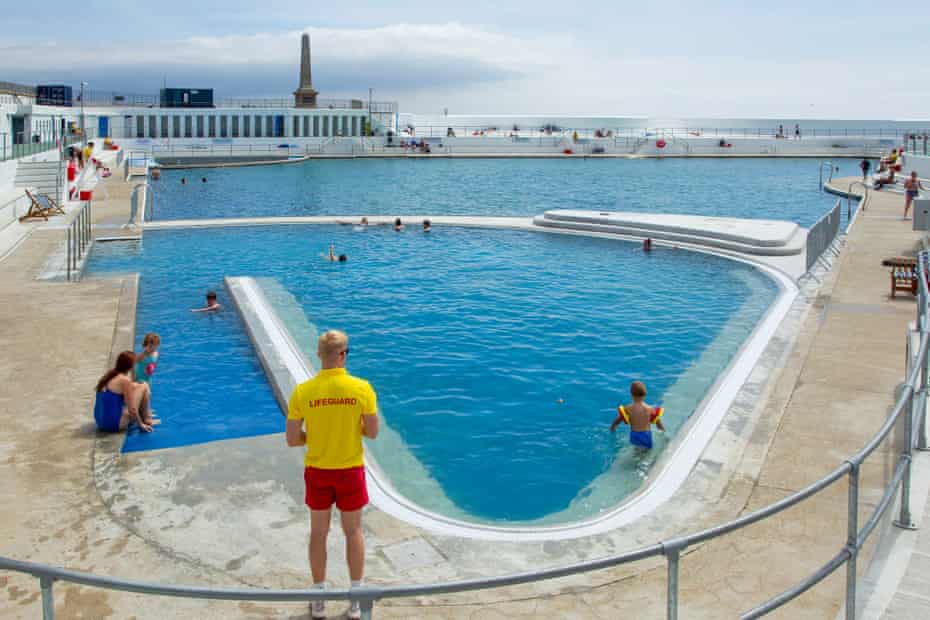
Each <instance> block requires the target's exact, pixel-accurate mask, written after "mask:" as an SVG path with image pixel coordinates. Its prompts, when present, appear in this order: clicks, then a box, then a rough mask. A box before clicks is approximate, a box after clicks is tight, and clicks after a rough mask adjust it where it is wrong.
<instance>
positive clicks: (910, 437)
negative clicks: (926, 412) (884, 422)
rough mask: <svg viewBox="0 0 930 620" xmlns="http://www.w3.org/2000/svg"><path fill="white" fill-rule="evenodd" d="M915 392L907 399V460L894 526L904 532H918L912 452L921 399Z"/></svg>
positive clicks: (905, 425) (905, 433)
mask: <svg viewBox="0 0 930 620" xmlns="http://www.w3.org/2000/svg"><path fill="white" fill-rule="evenodd" d="M914 394H915V392H914V391H913V390H911V394H910V396H908V398H907V405H906V409H905V412H904V449H903V450H902V451H901V456H903V457H904V458H905V463H904V475H903V476H902V477H901V511H900V513H899V514H898V518H897V520H895V521H894V524H895V525H896V526H897V527H899V528H901V529H904V530H916V529H917V526H916V525H914V522H913V520H912V519H911V452H912V450H913V448H914V413H915V409H916V406H915V402H916V401H918V400H919V399H916V398H914Z"/></svg>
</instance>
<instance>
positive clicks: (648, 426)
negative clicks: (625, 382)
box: [610, 381, 665, 450]
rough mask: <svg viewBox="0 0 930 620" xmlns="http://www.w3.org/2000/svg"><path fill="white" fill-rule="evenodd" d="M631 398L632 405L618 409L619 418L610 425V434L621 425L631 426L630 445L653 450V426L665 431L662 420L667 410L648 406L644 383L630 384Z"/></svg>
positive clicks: (635, 382)
mask: <svg viewBox="0 0 930 620" xmlns="http://www.w3.org/2000/svg"><path fill="white" fill-rule="evenodd" d="M630 396H632V397H633V402H632V403H630V404H628V405H619V406H618V407H617V417H616V419H614V421H613V423H612V424H611V425H610V432H611V433H612V432H614V431H615V430H617V427H618V426H620V425H621V424H629V425H630V443H631V444H633V445H634V446H639V447H641V448H646V449H647V450H648V449H650V448H652V425H653V424H655V425H656V428H658V429H659V430H660V431H663V432H664V431H665V426H663V425H662V419H661V418H662V414H663V413H665V410H664V409H663V408H662V407H652V406H650V405H647V404H646V386H645V384H643V382H642V381H634V382H633V383H631V384H630Z"/></svg>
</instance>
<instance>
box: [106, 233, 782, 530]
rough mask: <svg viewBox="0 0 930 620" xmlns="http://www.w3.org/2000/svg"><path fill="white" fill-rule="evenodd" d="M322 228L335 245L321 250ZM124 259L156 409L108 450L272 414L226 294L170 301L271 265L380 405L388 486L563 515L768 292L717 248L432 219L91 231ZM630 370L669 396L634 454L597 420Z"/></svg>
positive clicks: (114, 261)
mask: <svg viewBox="0 0 930 620" xmlns="http://www.w3.org/2000/svg"><path fill="white" fill-rule="evenodd" d="M330 241H332V242H335V244H336V247H337V251H339V252H346V253H348V255H349V262H348V264H345V265H338V264H331V263H328V262H324V261H323V260H322V259H321V258H320V257H319V253H320V252H324V251H325V250H326V247H327V245H328V243H329V242H330ZM126 271H133V272H134V271H138V272H140V273H141V292H140V300H139V306H138V315H137V340H141V338H142V335H143V334H144V333H145V332H147V331H157V332H159V333H160V334H161V336H162V343H163V344H162V349H161V352H162V360H161V363H160V365H159V368H158V370H157V372H156V375H155V381H154V383H153V393H154V404H155V407H156V409H157V410H158V412H159V415H160V416H161V418H162V420H163V424H162V425H161V426H160V427H159V428H158V429H157V430H156V432H155V433H153V434H151V435H142V434H136V433H132V434H130V435H129V436H128V437H127V439H126V442H125V446H124V450H126V451H137V450H149V449H157V448H164V447H170V446H180V445H191V444H196V443H199V442H205V441H213V440H217V439H226V438H231V437H243V436H251V435H257V434H264V433H275V432H281V431H282V430H283V423H284V422H283V417H282V415H281V412H280V410H279V409H278V407H277V404H276V402H275V400H274V398H273V396H272V393H271V389H270V387H269V385H268V382H267V381H266V379H265V376H264V374H263V371H262V369H261V367H260V365H259V363H258V361H257V358H256V356H255V355H254V352H253V351H252V348H251V345H250V343H249V341H248V338H247V336H246V335H245V333H244V331H243V328H242V326H241V325H240V323H239V319H238V316H237V315H236V314H235V312H234V311H233V310H232V309H231V308H229V307H228V308H227V310H226V311H224V312H222V313H220V314H217V315H198V314H191V313H190V312H188V309H189V308H191V307H195V306H197V305H200V304H201V303H202V296H203V292H204V291H205V290H207V289H215V290H217V291H219V292H220V298H221V299H220V301H221V302H224V303H226V304H227V306H228V305H229V300H228V299H226V295H225V291H223V285H222V281H223V277H224V276H227V275H252V276H258V277H263V278H271V279H273V280H276V281H277V282H278V283H279V284H280V285H281V286H283V287H284V288H285V289H286V290H287V291H289V292H290V293H291V294H292V295H293V296H294V298H295V299H296V300H297V302H298V303H299V304H300V306H301V307H302V309H303V312H304V314H305V316H306V318H307V320H308V321H309V322H311V323H312V324H313V325H315V326H316V327H317V328H318V329H320V330H324V329H328V328H333V327H337V328H341V329H345V330H346V331H347V332H348V333H349V334H350V337H351V339H352V342H351V350H352V353H351V358H350V360H349V368H350V371H352V372H354V373H356V374H358V375H360V376H363V377H365V378H367V379H369V380H370V381H371V382H372V384H373V385H374V387H375V388H376V390H377V391H378V395H379V402H380V407H381V410H382V413H383V416H384V420H385V422H386V425H387V429H386V431H385V432H384V434H383V435H382V437H379V439H378V440H377V441H375V442H372V443H370V444H369V449H370V450H371V451H372V453H373V454H374V456H375V458H376V459H377V460H378V462H379V464H380V465H381V467H382V469H383V470H384V471H385V473H386V474H387V476H388V477H389V479H390V481H391V483H392V484H393V485H394V486H395V487H396V488H397V490H398V491H399V492H400V493H402V494H403V495H404V496H405V497H407V498H408V499H410V500H412V501H414V502H416V503H417V504H419V505H421V506H422V507H424V508H426V509H428V510H431V511H434V512H438V513H440V514H443V515H447V516H450V517H454V518H459V519H466V520H469V521H472V522H476V521H477V522H484V523H502V522H506V523H556V522H567V521H571V520H576V519H579V518H584V517H587V516H591V515H595V514H598V513H599V512H602V511H604V510H606V509H609V508H611V507H613V506H615V505H616V504H617V503H618V502H620V501H622V499H623V498H624V497H626V496H627V495H629V494H630V493H631V492H634V491H635V490H636V489H638V488H639V486H640V485H641V483H642V481H643V479H644V478H645V476H646V475H647V474H648V472H649V468H650V466H651V464H652V462H653V460H654V459H655V458H656V456H657V455H658V454H659V453H660V452H661V450H662V448H663V447H664V446H666V445H667V444H668V442H669V440H670V439H671V437H673V436H674V434H675V433H676V432H677V431H678V430H679V429H680V428H681V426H682V424H684V422H685V421H686V420H687V418H688V416H689V415H690V414H691V413H692V412H693V411H694V409H695V407H696V406H697V405H698V404H699V402H700V401H701V399H702V398H703V397H704V395H705V393H706V392H707V390H708V388H709V387H710V386H711V385H712V384H713V383H714V381H715V380H716V379H717V377H718V375H719V373H720V372H721V371H722V370H723V369H724V368H725V367H726V366H727V364H728V363H729V361H730V360H731V359H732V357H733V355H734V354H735V353H736V351H737V350H738V348H739V347H740V345H741V344H742V343H743V342H744V340H745V339H746V337H747V335H748V334H749V333H750V332H751V331H752V329H753V328H754V326H755V325H756V324H757V322H758V320H759V318H760V317H761V316H762V315H763V314H764V313H765V311H766V309H767V308H768V306H769V304H770V303H771V301H772V300H773V299H774V298H775V296H776V294H777V287H776V285H775V284H774V283H773V282H772V281H771V280H770V279H769V278H768V277H767V276H765V275H763V274H761V273H760V272H758V271H757V270H756V269H754V268H753V267H751V266H749V265H746V264H743V263H738V262H733V261H729V260H725V259H722V258H719V257H716V256H711V255H705V254H695V253H690V252H684V251H680V250H677V251H676V250H671V249H659V250H657V251H654V252H652V253H651V254H644V253H643V252H641V250H639V248H638V246H637V245H635V244H631V243H625V242H619V241H612V240H604V239H593V238H578V237H572V236H563V235H551V234H543V233H530V232H517V231H501V230H465V229H458V228H444V227H443V228H437V229H435V230H434V231H433V232H432V233H430V234H429V235H424V234H423V233H421V232H419V231H417V230H409V231H407V232H404V233H394V232H392V231H391V230H388V229H384V228H372V229H369V230H365V231H363V232H354V231H352V230H351V229H349V228H348V227H333V226H281V227H266V228H240V229H211V230H175V231H159V232H155V231H149V232H146V234H145V239H144V242H142V243H139V244H101V245H99V246H98V247H97V248H95V251H94V253H93V255H92V258H91V260H90V264H89V267H88V273H89V274H91V275H93V274H106V273H112V272H126ZM685 292H687V294H685ZM310 353H311V356H312V352H310ZM311 359H312V357H311ZM637 378H639V379H643V380H645V381H646V383H647V385H648V387H649V391H650V397H649V400H650V401H652V402H657V403H662V404H663V405H665V406H666V407H667V411H668V413H667V414H666V425H667V426H668V429H669V433H668V437H661V436H660V437H659V438H658V441H657V449H656V450H654V451H653V453H652V454H651V455H648V456H646V457H641V456H638V455H637V454H636V453H634V451H633V450H632V449H631V447H630V446H629V444H628V437H627V433H626V431H625V430H621V431H618V433H617V434H615V435H611V434H610V433H609V432H608V431H607V429H608V426H609V424H610V422H611V420H612V419H613V416H614V413H615V406H616V404H617V403H618V402H620V401H625V400H626V398H627V388H628V385H629V382H630V381H631V380H633V379H637ZM560 401H561V402H560ZM282 449H284V448H283V439H282Z"/></svg>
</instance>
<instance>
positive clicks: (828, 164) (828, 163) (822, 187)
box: [820, 161, 839, 192]
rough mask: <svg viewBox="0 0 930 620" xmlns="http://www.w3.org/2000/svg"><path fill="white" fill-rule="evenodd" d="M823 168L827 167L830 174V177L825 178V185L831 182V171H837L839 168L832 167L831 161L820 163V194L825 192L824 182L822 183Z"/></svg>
mask: <svg viewBox="0 0 930 620" xmlns="http://www.w3.org/2000/svg"><path fill="white" fill-rule="evenodd" d="M824 166H827V167H828V172H829V173H830V176H829V177H828V178H827V183H829V182H831V181H832V180H833V170H834V168H835V169H836V170H839V167H838V166H834V165H833V162H832V161H822V162H820V191H822V192H825V191H827V190H826V188H825V187H824V182H823V167H824Z"/></svg>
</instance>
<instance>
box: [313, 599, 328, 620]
mask: <svg viewBox="0 0 930 620" xmlns="http://www.w3.org/2000/svg"><path fill="white" fill-rule="evenodd" d="M310 617H311V618H313V620H323V619H325V618H326V601H310Z"/></svg>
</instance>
